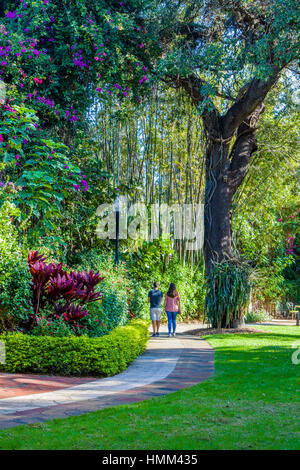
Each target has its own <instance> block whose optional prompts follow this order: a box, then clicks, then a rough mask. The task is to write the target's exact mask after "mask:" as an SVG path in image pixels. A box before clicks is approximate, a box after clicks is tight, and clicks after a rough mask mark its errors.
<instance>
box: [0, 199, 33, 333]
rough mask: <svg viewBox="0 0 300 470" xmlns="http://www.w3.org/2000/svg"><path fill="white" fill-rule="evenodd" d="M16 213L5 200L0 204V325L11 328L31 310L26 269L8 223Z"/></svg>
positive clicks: (2, 327)
mask: <svg viewBox="0 0 300 470" xmlns="http://www.w3.org/2000/svg"><path fill="white" fill-rule="evenodd" d="M18 215H19V211H18V209H17V208H16V207H15V206H14V205H13V204H11V203H9V202H7V201H6V202H5V203H4V204H2V206H1V207H0V227H1V231H0V329H5V328H8V329H14V328H16V325H17V324H18V322H19V321H21V320H24V319H25V318H27V317H28V315H30V314H31V313H32V308H31V304H30V298H31V292H30V273H29V269H28V266H27V262H26V258H25V257H24V256H23V255H22V252H21V250H20V247H19V245H18V242H17V231H16V229H15V227H14V226H13V223H12V221H13V218H14V217H17V216H18Z"/></svg>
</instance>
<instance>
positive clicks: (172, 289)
mask: <svg viewBox="0 0 300 470" xmlns="http://www.w3.org/2000/svg"><path fill="white" fill-rule="evenodd" d="M177 295H178V292H177V289H176V286H175V284H173V282H171V284H170V286H169V290H168V292H167V296H168V297H173V298H174V297H177Z"/></svg>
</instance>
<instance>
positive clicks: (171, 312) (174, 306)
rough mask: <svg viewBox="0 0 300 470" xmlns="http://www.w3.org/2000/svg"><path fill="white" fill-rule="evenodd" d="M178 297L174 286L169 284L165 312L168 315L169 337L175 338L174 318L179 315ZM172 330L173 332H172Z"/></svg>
mask: <svg viewBox="0 0 300 470" xmlns="http://www.w3.org/2000/svg"><path fill="white" fill-rule="evenodd" d="M180 308H181V304H180V295H179V293H178V292H177V289H176V286H175V284H173V282H171V284H170V287H169V290H168V292H167V293H166V295H165V310H166V313H167V315H168V330H169V336H170V337H171V336H172V335H173V336H176V317H177V314H178V313H179V314H180ZM172 328H173V332H172Z"/></svg>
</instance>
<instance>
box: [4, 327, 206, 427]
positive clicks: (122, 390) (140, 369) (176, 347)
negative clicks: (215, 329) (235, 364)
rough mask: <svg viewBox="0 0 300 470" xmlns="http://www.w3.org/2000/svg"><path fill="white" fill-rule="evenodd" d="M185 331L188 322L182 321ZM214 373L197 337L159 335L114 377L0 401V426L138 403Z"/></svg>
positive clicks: (203, 341) (187, 385) (182, 387)
mask: <svg viewBox="0 0 300 470" xmlns="http://www.w3.org/2000/svg"><path fill="white" fill-rule="evenodd" d="M185 329H186V330H188V329H190V325H185ZM213 373H214V350H213V348H212V347H211V346H210V345H209V344H208V343H207V342H206V341H205V340H204V339H200V338H199V337H195V336H191V335H188V334H185V333H184V332H183V333H179V334H178V335H177V336H176V338H168V337H167V334H166V333H162V335H161V336H160V337H159V338H152V339H151V340H150V341H149V344H148V347H147V350H146V351H145V353H144V354H142V355H141V356H140V357H139V358H138V359H137V360H136V361H135V362H134V363H133V364H132V365H130V366H129V368H128V369H127V370H126V371H125V372H122V373H121V374H118V375H116V376H114V377H107V378H105V379H96V380H91V381H89V382H86V383H82V384H79V385H75V386H71V387H68V388H64V389H63V390H61V389H60V390H55V391H51V392H45V393H39V394H31V395H25V396H15V397H10V398H5V399H1V400H0V429H4V428H10V427H13V426H18V425H21V424H30V423H39V422H43V421H47V420H50V419H54V418H66V417H68V416H76V415H81V414H83V413H87V412H91V411H96V410H99V409H104V408H108V407H112V406H118V405H123V404H130V403H137V402H140V401H144V400H148V399H151V398H155V397H158V396H162V395H167V394H168V393H172V392H175V391H178V390H181V389H184V388H188V387H191V386H192V385H196V384H198V383H201V382H203V381H204V380H206V379H208V378H209V377H211V376H212V374H213Z"/></svg>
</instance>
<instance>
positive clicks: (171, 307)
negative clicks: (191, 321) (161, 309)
mask: <svg viewBox="0 0 300 470" xmlns="http://www.w3.org/2000/svg"><path fill="white" fill-rule="evenodd" d="M179 300H180V296H179V294H178V295H177V296H176V297H169V296H168V295H167V294H166V295H165V309H166V312H178V311H179V307H178V302H179Z"/></svg>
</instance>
